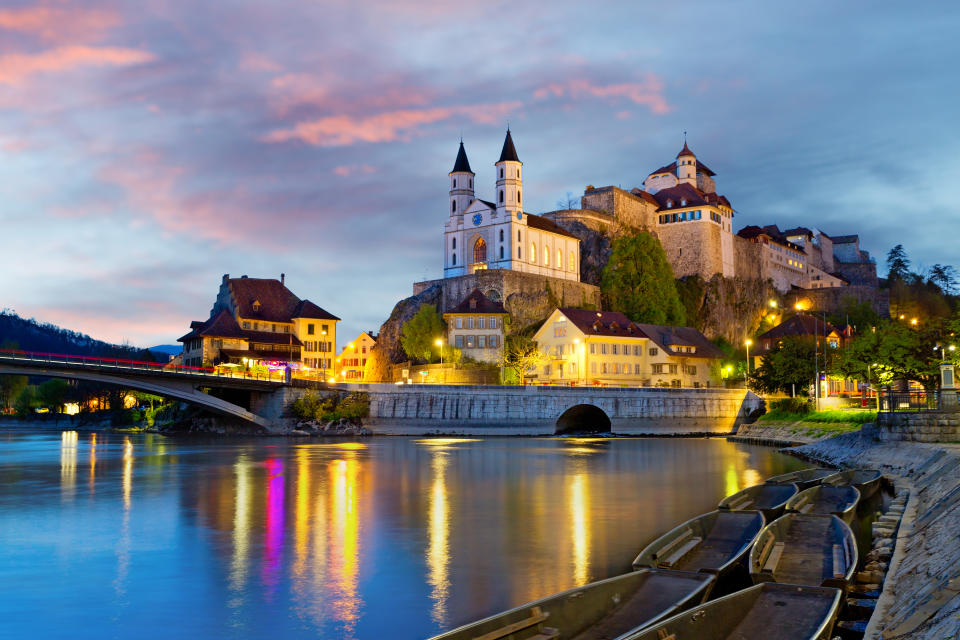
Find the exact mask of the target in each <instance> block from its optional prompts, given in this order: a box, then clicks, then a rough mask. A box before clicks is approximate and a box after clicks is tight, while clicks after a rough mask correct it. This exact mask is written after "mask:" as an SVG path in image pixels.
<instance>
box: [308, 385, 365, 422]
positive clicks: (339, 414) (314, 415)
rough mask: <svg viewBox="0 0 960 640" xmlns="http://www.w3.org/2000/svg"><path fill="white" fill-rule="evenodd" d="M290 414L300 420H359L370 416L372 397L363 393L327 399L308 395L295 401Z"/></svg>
mask: <svg viewBox="0 0 960 640" xmlns="http://www.w3.org/2000/svg"><path fill="white" fill-rule="evenodd" d="M290 413H292V414H293V415H294V417H296V418H298V419H300V420H323V421H326V422H329V421H330V420H339V419H341V418H346V419H347V420H359V419H360V418H366V417H367V416H369V415H370V396H369V394H367V393H364V392H361V391H358V392H354V393H346V394H337V395H331V396H326V397H321V396H320V395H319V394H316V393H307V394H305V395H304V396H303V397H301V398H297V399H296V400H294V401H293V404H292V405H291V406H290Z"/></svg>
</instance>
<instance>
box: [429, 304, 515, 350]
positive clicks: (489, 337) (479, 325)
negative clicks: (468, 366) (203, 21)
mask: <svg viewBox="0 0 960 640" xmlns="http://www.w3.org/2000/svg"><path fill="white" fill-rule="evenodd" d="M509 316H510V314H508V313H507V310H506V309H504V308H503V305H501V304H500V303H499V302H494V301H492V300H490V298H488V297H487V296H485V295H483V293H482V292H481V291H480V290H479V289H474V290H473V292H472V293H471V294H470V295H469V296H467V297H466V298H465V299H464V300H463V302H461V303H460V304H458V305H457V306H456V307H454V308H453V309H451V310H450V311H448V312H447V313H444V314H443V319H444V320H445V321H446V323H447V344H448V345H450V346H451V347H456V348H457V349H460V351H461V353H462V354H463V355H464V356H465V357H468V358H471V359H472V360H476V361H477V362H497V361H498V360H499V359H500V355H501V354H502V353H503V338H504V332H503V323H504V322H505V321H506V319H507V318H508V317H509Z"/></svg>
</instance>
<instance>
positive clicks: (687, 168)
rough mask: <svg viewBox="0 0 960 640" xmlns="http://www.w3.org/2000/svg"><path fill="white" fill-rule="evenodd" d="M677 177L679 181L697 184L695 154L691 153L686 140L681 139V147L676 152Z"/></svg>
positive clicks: (692, 184)
mask: <svg viewBox="0 0 960 640" xmlns="http://www.w3.org/2000/svg"><path fill="white" fill-rule="evenodd" d="M677 179H678V180H679V181H680V182H686V183H687V184H689V185H691V186H693V187H696V186H697V156H695V155H693V151H690V147H688V146H687V141H686V140H684V141H683V149H680V153H678V154H677Z"/></svg>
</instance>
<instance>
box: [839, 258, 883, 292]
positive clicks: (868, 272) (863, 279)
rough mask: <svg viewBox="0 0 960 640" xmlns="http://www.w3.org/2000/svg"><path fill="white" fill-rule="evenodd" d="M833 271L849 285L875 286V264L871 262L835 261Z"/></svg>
mask: <svg viewBox="0 0 960 640" xmlns="http://www.w3.org/2000/svg"><path fill="white" fill-rule="evenodd" d="M834 271H835V273H837V274H838V275H840V277H842V278H843V279H844V280H846V281H847V282H849V283H850V284H851V286H856V285H860V286H866V287H877V286H879V284H880V283H879V280H878V279H877V265H875V264H874V263H872V262H836V263H834Z"/></svg>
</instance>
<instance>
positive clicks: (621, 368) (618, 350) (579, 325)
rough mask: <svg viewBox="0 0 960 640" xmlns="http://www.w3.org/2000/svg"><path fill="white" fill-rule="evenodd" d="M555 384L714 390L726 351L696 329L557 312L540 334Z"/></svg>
mask: <svg viewBox="0 0 960 640" xmlns="http://www.w3.org/2000/svg"><path fill="white" fill-rule="evenodd" d="M533 339H534V340H535V341H536V342H537V345H538V346H539V347H540V350H541V351H543V352H544V353H545V354H546V355H547V356H548V358H549V360H548V362H547V363H546V364H544V365H542V366H541V367H540V370H539V371H538V372H537V376H536V378H537V379H538V380H540V381H542V382H548V383H551V384H588V385H611V386H630V387H651V386H652V387H694V388H700V387H711V386H717V385H718V384H719V380H718V379H717V378H716V377H715V372H718V371H719V362H720V359H721V358H723V352H721V351H720V350H719V349H717V347H715V346H714V345H713V344H712V343H711V342H710V341H709V340H708V339H707V338H706V336H704V335H703V334H702V333H700V332H699V331H697V330H696V329H692V328H690V327H668V326H662V325H653V324H638V323H636V322H631V321H630V319H629V318H627V316H625V315H623V314H622V313H617V312H614V311H588V310H584V309H556V310H554V312H553V313H552V314H550V317H549V318H547V321H546V322H544V323H543V325H542V326H541V327H540V329H538V330H537V332H536V333H535V334H534V336H533Z"/></svg>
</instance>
